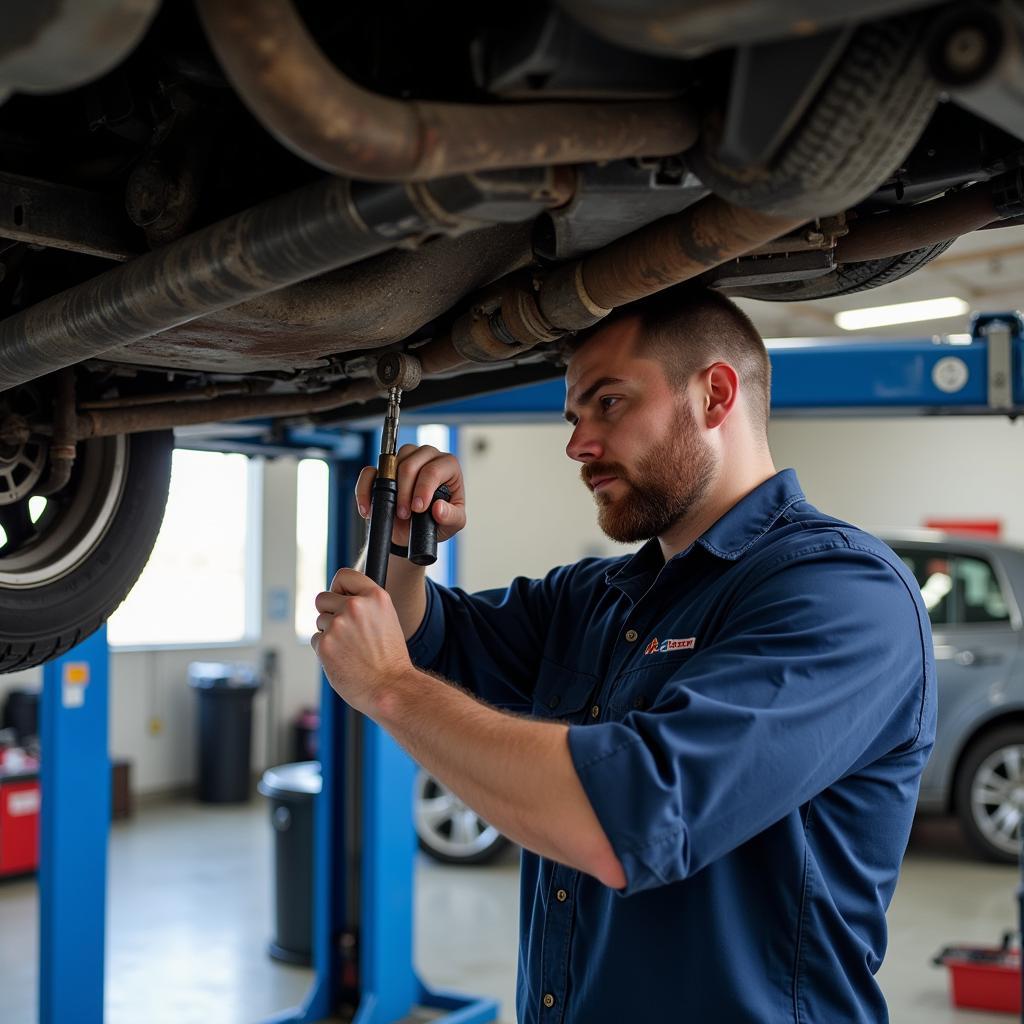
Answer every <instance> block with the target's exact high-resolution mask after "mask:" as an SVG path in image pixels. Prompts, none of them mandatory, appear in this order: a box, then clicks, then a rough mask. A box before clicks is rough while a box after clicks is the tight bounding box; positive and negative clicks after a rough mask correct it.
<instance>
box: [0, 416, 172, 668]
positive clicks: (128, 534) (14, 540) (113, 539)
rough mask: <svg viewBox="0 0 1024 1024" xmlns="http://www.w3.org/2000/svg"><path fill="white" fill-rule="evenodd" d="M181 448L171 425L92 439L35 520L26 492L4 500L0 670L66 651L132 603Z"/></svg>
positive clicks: (1, 510) (0, 549) (81, 446)
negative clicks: (176, 450)
mask: <svg viewBox="0 0 1024 1024" xmlns="http://www.w3.org/2000/svg"><path fill="white" fill-rule="evenodd" d="M173 449H174V436H173V434H172V433H171V432H170V431H160V432H154V433H145V434H134V435H131V436H127V437H126V436H120V437H107V438H98V439H94V440H91V441H85V442H82V443H80V444H79V445H78V453H77V457H76V460H75V465H74V469H73V472H72V475H71V479H70V480H69V482H68V483H67V485H66V486H65V487H64V488H63V489H62V490H61V491H59V492H57V493H56V494H54V495H53V496H52V497H50V498H48V499H46V503H45V506H43V507H42V509H41V511H39V512H38V513H36V514H35V518H33V513H31V512H30V505H29V502H30V499H29V497H27V496H26V497H24V498H22V499H20V500H17V501H12V502H10V503H8V504H6V505H3V506H0V527H3V529H4V545H3V546H2V547H0V672H14V671H17V670H19V669H25V668H30V667H32V666H34V665H39V664H41V663H42V662H45V661H49V660H50V659H52V658H55V657H57V656H58V655H61V654H63V653H64V652H65V651H67V650H69V649H70V648H72V647H74V646H75V645H76V644H78V643H80V642H81V641H82V640H84V639H85V638H86V637H87V636H89V635H90V634H91V633H93V632H95V631H96V630H97V629H98V628H99V627H100V626H101V625H102V624H103V623H104V622H106V620H107V618H108V617H109V616H110V614H111V613H112V612H113V611H114V609H115V608H117V606H118V605H119V604H120V603H121V602H122V601H123V600H124V598H125V597H126V596H127V594H128V592H129V590H131V588H132V587H133V586H134V585H135V581H136V580H137V579H138V577H139V575H140V573H141V572H142V570H143V568H144V567H145V565H146V562H147V561H148V560H149V556H150V553H151V552H152V550H153V545H154V544H155V543H156V538H157V534H158V533H159V532H160V525H161V523H162V521H163V515H164V508H165V506H166V504H167V492H168V487H169V485H170V477H171V453H172V451H173Z"/></svg>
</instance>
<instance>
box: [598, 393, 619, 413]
mask: <svg viewBox="0 0 1024 1024" xmlns="http://www.w3.org/2000/svg"><path fill="white" fill-rule="evenodd" d="M599 401H600V403H601V408H602V409H604V410H605V411H607V410H608V409H610V408H611V407H612V406H613V405H614V404H615V403H616V402H617V401H618V398H617V397H616V396H615V395H604V396H603V397H602V398H600V399H599Z"/></svg>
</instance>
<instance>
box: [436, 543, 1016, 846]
mask: <svg viewBox="0 0 1024 1024" xmlns="http://www.w3.org/2000/svg"><path fill="white" fill-rule="evenodd" d="M886 542H887V543H888V544H889V545H890V546H891V547H892V548H893V550H894V551H895V552H896V553H897V554H898V555H899V556H900V558H902V559H903V561H904V562H905V563H906V565H907V567H908V568H909V569H910V571H911V572H912V573H913V574H914V576H915V577H916V579H917V582H918V584H919V585H920V587H921V593H922V595H923V597H924V602H925V605H926V607H927V608H928V614H929V616H930V618H931V622H932V631H933V637H934V642H935V661H936V666H937V670H938V695H939V719H938V728H937V731H936V736H935V748H934V750H933V751H932V756H931V759H930V760H929V762H928V765H927V766H926V768H925V771H924V776H923V777H922V780H921V796H920V800H919V803H918V808H919V810H920V811H922V812H924V813H929V812H930V813H938V814H946V813H949V812H954V813H956V815H957V816H958V818H959V819H960V823H961V826H962V828H963V830H964V833H965V835H966V837H967V839H968V840H969V842H970V843H971V845H972V846H973V847H974V848H975V849H976V850H977V851H978V853H979V854H981V855H982V856H983V857H986V858H989V859H991V860H1000V861H1007V862H1010V861H1015V860H1016V859H1017V853H1018V848H1019V845H1020V830H1021V821H1022V819H1024V649H1022V643H1021V639H1022V632H1021V611H1020V606H1021V599H1022V598H1021V595H1024V549H1021V548H1015V547H1011V546H1009V545H1006V544H999V543H996V542H994V541H984V540H974V539H967V538H963V537H953V536H948V535H945V534H942V533H938V532H935V531H930V530H929V531H917V532H915V533H912V534H904V535H895V534H890V535H888V536H887V537H886ZM416 796H417V807H416V810H417V813H416V826H417V831H418V833H419V836H420V842H421V845H422V846H423V847H424V848H425V849H426V850H428V851H429V852H431V853H433V854H434V855H435V856H438V857H439V858H440V859H442V860H446V861H449V862H461V863H479V862H481V861H484V860H487V859H489V858H490V857H491V856H493V855H494V854H496V853H497V852H498V851H499V850H500V849H501V848H502V846H503V845H504V844H505V839H504V837H502V836H501V835H500V834H499V833H498V832H497V831H496V830H495V829H493V828H491V827H489V826H488V825H487V823H486V822H485V821H483V819H481V818H479V817H478V816H477V815H475V814H474V812H473V811H471V810H470V809H469V808H467V807H466V806H465V805H464V804H462V802H461V801H459V800H458V799H457V798H456V797H455V796H454V795H453V794H451V793H450V792H449V791H448V790H446V789H445V788H444V787H443V786H441V785H440V784H439V783H437V781H436V780H434V779H432V778H431V777H430V776H429V775H427V774H426V773H425V772H421V773H420V777H419V781H418V785H417V793H416Z"/></svg>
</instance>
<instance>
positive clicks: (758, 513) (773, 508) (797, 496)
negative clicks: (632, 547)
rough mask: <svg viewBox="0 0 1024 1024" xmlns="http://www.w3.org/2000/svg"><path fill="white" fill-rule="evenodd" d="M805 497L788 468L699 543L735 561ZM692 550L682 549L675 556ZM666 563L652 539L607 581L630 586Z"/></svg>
mask: <svg viewBox="0 0 1024 1024" xmlns="http://www.w3.org/2000/svg"><path fill="white" fill-rule="evenodd" d="M803 499H804V493H803V490H802V489H801V487H800V481H799V480H798V479H797V476H796V472H795V470H792V469H784V470H782V471H781V472H780V473H776V474H775V476H773V477H769V478H768V479H767V480H765V481H764V483H762V484H759V485H758V486H757V487H755V488H754V489H753V490H752V491H751V492H750V493H749V494H746V495H744V496H743V497H742V498H740V500H739V501H737V502H736V504H735V505H733V506H732V508H730V509H729V511H728V512H726V513H725V515H723V516H722V517H721V518H720V519H718V520H717V521H716V522H715V523H714V524H713V525H712V526H711V527H710V528H709V529H707V530H706V531H705V532H704V533H703V534H702V535H701V536H700V537H698V538H697V541H696V543H697V544H699V545H700V546H701V547H703V548H705V549H706V550H707V551H710V552H711V554H713V555H716V556H718V557H719V558H725V559H728V560H729V561H735V560H736V559H737V558H739V557H740V556H741V555H742V554H743V552H744V551H746V550H748V549H749V548H750V547H752V546H753V545H754V544H755V543H756V542H757V541H758V540H760V539H761V538H762V537H763V536H764V535H765V534H766V533H767V532H768V531H769V530H770V529H771V528H772V526H773V525H774V524H775V523H776V522H777V521H778V519H779V517H780V516H781V515H782V514H783V513H784V512H785V511H786V509H787V508H789V506H790V505H792V504H794V503H795V502H797V501H802V500H803ZM689 550H690V549H689V548H687V549H686V551H680V552H679V554H677V555H676V556H675V558H680V557H681V556H682V555H685V554H686V553H687V552H688V551H689ZM675 558H673V559H672V560H673V561H674V560H675ZM664 564H665V563H664V561H663V560H662V556H661V547H660V546H659V544H658V541H657V539H652V540H649V541H648V542H647V543H646V544H644V546H643V547H642V548H640V550H639V551H637V552H636V553H635V554H634V555H633V556H632V557H631V558H630V559H629V560H628V561H626V562H625V563H624V564H623V565H622V566H621V567H620V568H618V569H610V570H609V571H608V573H607V574H606V575H605V582H607V583H610V584H612V585H613V586H617V587H620V588H621V589H629V588H628V584H629V583H630V582H631V581H633V580H635V579H638V578H641V577H647V576H648V575H649V574H650V573H651V572H652V571H657V570H659V569H660V568H661V567H662V566H663V565H664ZM624 584H625V585H626V586H623V585H624Z"/></svg>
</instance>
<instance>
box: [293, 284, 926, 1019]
mask: <svg viewBox="0 0 1024 1024" xmlns="http://www.w3.org/2000/svg"><path fill="white" fill-rule="evenodd" d="M769 380H770V370H769V362H768V357H767V353H766V352H765V348H764V343H763V341H762V340H761V338H760V337H759V336H758V334H757V331H756V330H755V329H754V327H753V325H752V324H751V323H750V321H749V320H748V319H747V317H746V316H745V315H744V314H743V313H742V312H741V311H740V310H739V309H737V308H736V307H735V306H734V305H733V304H732V303H730V302H729V301H728V300H727V299H725V298H723V297H721V296H719V295H717V294H716V293H713V292H708V291H701V290H683V291H680V290H675V291H673V292H669V293H665V294H663V295H662V296H658V297H656V298H654V299H653V300H648V301H645V302H643V303H638V304H636V305H633V306H629V307H626V308H625V309H624V310H623V311H621V312H620V313H618V314H616V315H614V316H613V318H610V319H609V320H607V321H604V322H602V323H601V324H599V325H598V326H597V327H596V328H595V329H593V330H592V331H591V332H590V333H589V334H588V336H586V337H584V338H582V339H578V340H577V342H576V343H575V344H574V346H573V351H572V353H571V355H570V357H569V359H568V364H567V371H566V404H565V415H566V419H567V420H568V421H569V423H570V424H571V425H572V436H571V437H570V439H569V443H568V445H567V446H566V452H567V454H568V455H569V457H570V458H572V459H574V460H576V461H577V462H579V463H581V465H582V476H583V480H584V482H585V484H586V485H587V487H589V488H590V489H591V491H592V492H593V494H594V499H595V501H596V503H597V509H598V518H599V521H600V525H601V527H602V529H603V530H604V531H605V532H606V533H607V534H608V536H610V537H612V538H614V539H615V540H619V541H623V542H635V541H646V543H645V544H644V545H643V546H642V547H641V548H640V549H639V551H637V552H636V553H635V554H633V555H626V556H622V557H619V558H605V559H595V558H587V559H584V560H583V561H581V562H578V563H576V564H574V565H567V566H562V567H560V568H557V569H555V570H553V571H552V572H551V573H549V574H548V575H547V576H546V577H544V578H543V579H540V580H527V579H517V580H514V581H513V582H512V583H511V585H510V586H509V587H508V588H507V589H505V590H492V591H485V592H483V593H478V594H466V593H464V592H463V591H461V590H458V589H447V588H444V587H440V586H437V585H435V584H434V583H432V582H429V581H426V580H425V577H424V572H423V570H422V569H421V568H418V567H416V566H414V565H412V564H410V563H409V562H407V561H406V560H404V559H403V558H401V557H399V556H398V555H396V556H395V557H393V558H392V559H391V565H390V568H389V575H388V592H387V593H385V591H383V590H381V589H380V588H379V587H377V586H376V585H374V584H373V583H372V582H371V581H370V580H368V579H367V578H366V577H365V576H363V575H362V574H360V573H358V572H356V571H355V570H352V569H341V570H339V572H338V574H337V576H336V577H335V580H334V583H333V584H332V588H331V591H330V592H328V593H324V594H320V595H319V596H318V598H317V601H316V606H317V609H318V611H319V612H320V615H319V618H318V619H317V629H318V630H319V632H318V633H317V634H316V635H315V636H314V637H313V646H314V647H315V648H316V649H317V653H318V655H319V657H320V658H321V660H322V662H323V665H324V669H325V671H326V673H327V676H328V678H329V679H330V680H331V683H332V685H333V686H334V688H335V690H336V691H337V692H338V693H339V694H340V695H341V696H342V697H343V698H344V699H345V700H346V701H348V702H349V703H350V704H351V705H352V706H353V707H355V708H357V709H358V710H360V711H362V712H364V713H365V714H367V715H369V716H370V717H371V718H373V719H374V720H375V721H377V722H378V723H379V724H380V725H381V726H382V727H383V728H385V729H387V730H388V731H389V732H390V733H391V734H392V735H393V736H394V737H395V738H396V739H397V740H398V742H399V743H401V744H402V745H403V746H404V747H405V748H406V749H407V750H408V751H409V753H410V754H411V755H412V756H413V757H414V758H415V759H416V760H417V761H419V762H420V764H422V765H423V766H424V767H425V768H426V769H427V770H428V771H429V772H431V773H432V774H433V775H434V776H436V777H437V778H438V779H440V780H441V781H442V782H443V783H444V784H445V785H447V786H448V787H450V788H451V789H452V790H454V791H455V792H456V793H457V794H458V795H459V796H460V797H461V798H462V799H463V800H464V801H465V802H466V803H467V804H468V805H469V806H470V807H472V808H473V809H474V810H475V811H476V812H477V813H479V814H480V815H481V816H482V817H483V818H485V819H486V820H488V821H489V822H491V823H492V824H493V825H495V826H496V827H497V828H499V829H500V830H501V831H502V832H504V833H505V834H506V835H508V836H509V837H511V838H512V839H514V840H515V841H516V842H518V843H520V844H521V845H522V847H523V858H522V890H521V893H522V900H521V922H520V926H521V927H520V958H519V982H518V993H517V1010H518V1016H519V1020H520V1021H523V1022H531V1024H534V1022H536V1024H546V1022H549V1021H551V1022H563V1024H564V1022H580V1024H582V1022H586V1024H603V1022H614V1024H644V1022H667V1021H687V1022H691V1021H692V1022H695V1024H713V1022H727V1024H739V1022H747V1021H759V1022H764V1021H769V1022H775V1021H792V1022H797V1021H799V1022H808V1024H810V1022H815V1024H822V1022H828V1024H831V1022H835V1021H843V1022H844V1024H852V1022H879V1021H884V1020H886V1019H887V1011H886V1006H885V1000H884V998H883V997H882V994H881V991H880V989H879V987H878V985H877V983H876V981H875V977H874V975H875V972H876V971H877V970H878V967H879V966H880V964H881V961H882V957H883V955H884V952H885V944H886V928H885V911H886V908H887V906H888V904H889V901H890V899H891V897H892V893H893V889H894V887H895V884H896V878H897V874H898V870H899V864H900V861H901V858H902V855H903V851H904V849H905V846H906V842H907V837H908V834H909V831H910V824H911V819H912V817H913V813H914V806H915V803H916V798H917V789H918V782H919V779H920V774H921V770H922V767H923V765H924V762H925V760H926V758H927V755H928V751H929V750H930V748H931V744H932V740H933V736H934V728H935V690H934V686H935V683H934V664H933V661H932V653H931V639H930V632H929V624H928V616H927V613H926V611H925V608H924V606H923V603H922V601H921V597H920V592H919V590H918V588H917V585H916V583H915V582H914V580H913V578H912V577H911V576H910V575H909V574H908V573H907V571H906V570H905V568H904V567H903V565H902V563H901V562H900V560H899V559H898V558H897V556H896V555H894V554H893V552H892V551H890V550H889V549H888V548H887V547H886V546H885V545H884V544H882V543H881V542H880V541H878V540H876V539H875V538H873V537H871V536H870V535H868V534H866V533H864V532H863V531H861V530H859V529H857V528H856V527H853V526H850V525H849V524H847V523H843V522H840V521H839V520H837V519H834V518H832V517H830V516H828V515H825V514H824V513H822V512H819V511H818V510H817V509H815V508H814V507H813V506H811V505H810V504H809V503H808V502H807V501H806V499H805V498H804V496H803V494H802V493H801V490H800V486H799V483H798V482H797V479H796V475H795V474H794V473H793V471H792V470H785V471H783V472H781V473H780V472H776V469H775V466H774V464H773V462H772V457H771V454H770V452H769V449H768V441H767V419H768V408H769ZM399 459H400V462H401V465H400V468H399V475H398V478H399V490H398V506H399V509H398V515H399V521H398V525H397V526H396V529H395V536H394V541H395V542H396V544H398V545H402V544H404V543H405V542H406V539H407V536H408V522H409V516H410V512H411V511H419V510H421V509H423V508H425V507H426V503H427V502H429V501H430V498H431V496H432V495H433V493H434V489H435V488H436V487H437V486H438V485H440V484H442V483H443V484H447V485H448V487H449V488H450V489H451V492H452V494H451V501H438V502H436V503H434V506H433V508H432V513H433V515H434V518H435V519H436V520H437V522H438V524H439V531H438V532H439V537H441V538H442V539H444V538H447V537H450V536H452V535H453V534H454V533H456V532H457V531H458V530H460V529H462V528H463V527H464V526H465V524H466V512H465V493H464V489H463V481H462V474H461V471H460V469H459V466H458V463H457V462H456V460H455V458H454V457H453V456H451V455H449V454H445V453H441V452H438V451H437V450H436V449H434V448H430V447H419V448H417V447H415V446H411V445H409V446H406V447H405V448H403V449H402V450H401V452H400V453H399ZM372 477H373V470H372V469H366V470H364V472H363V474H362V476H361V477H360V480H359V484H358V486H357V490H356V499H357V503H358V506H359V510H360V512H361V514H362V515H363V516H366V515H367V513H368V503H369V495H370V487H371V482H372ZM532 500H537V501H543V500H544V499H543V496H537V497H535V498H534V499H532ZM403 639H404V640H406V641H407V644H406V643H403V642H402V641H403ZM415 666H420V667H419V668H417V667H415ZM424 670H427V671H424ZM453 683H454V684H457V685H451V684H453Z"/></svg>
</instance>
